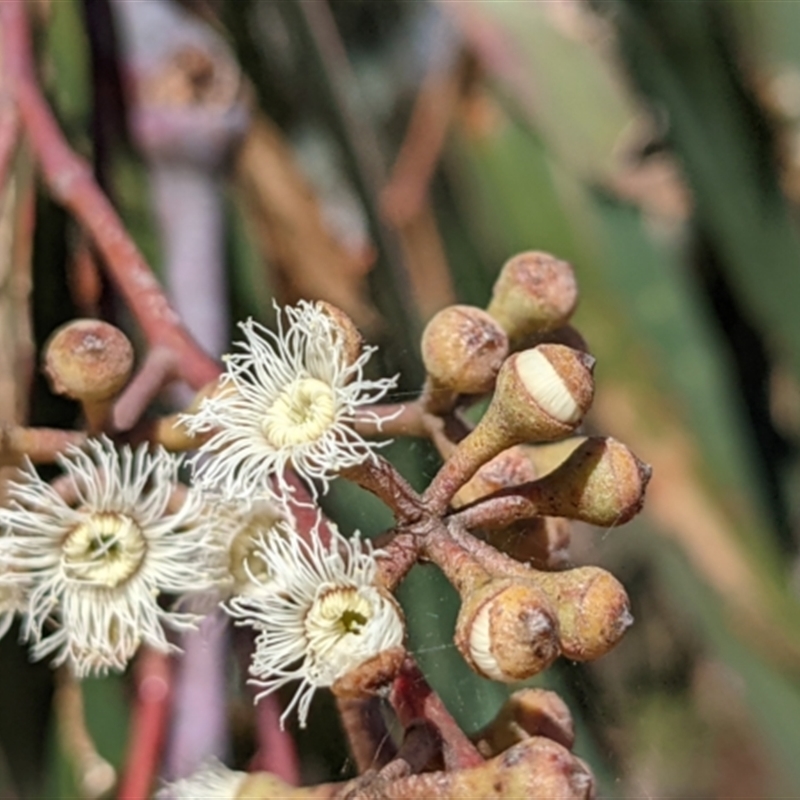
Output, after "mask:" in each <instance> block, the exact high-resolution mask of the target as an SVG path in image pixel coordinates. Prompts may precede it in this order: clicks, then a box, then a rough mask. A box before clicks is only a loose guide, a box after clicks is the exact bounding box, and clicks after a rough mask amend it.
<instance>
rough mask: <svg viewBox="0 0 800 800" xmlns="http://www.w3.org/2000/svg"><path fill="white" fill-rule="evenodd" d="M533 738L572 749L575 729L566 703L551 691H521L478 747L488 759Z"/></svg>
mask: <svg viewBox="0 0 800 800" xmlns="http://www.w3.org/2000/svg"><path fill="white" fill-rule="evenodd" d="M530 736H546V737H547V738H548V739H552V740H553V741H554V742H558V743H559V744H560V745H563V746H564V747H566V748H567V749H568V750H571V749H572V746H573V744H574V743H575V727H574V725H573V724H572V715H571V714H570V712H569V708H568V707H567V705H566V703H565V702H564V701H563V700H562V699H561V698H560V697H559V696H558V695H557V694H556V693H555V692H550V691H548V690H547V689H530V688H529V689H520V690H519V691H517V692H514V694H512V695H511V697H509V698H508V700H506V702H505V703H504V704H503V707H502V708H501V709H500V711H499V712H498V713H497V716H496V717H495V718H494V719H493V720H492V721H491V722H490V723H489V724H488V725H487V726H486V727H485V728H484V729H483V730H482V731H481V732H480V733H479V734H478V737H477V742H476V744H477V747H478V750H480V752H481V754H482V755H484V756H485V757H487V758H491V757H492V756H495V755H497V754H498V753H502V752H503V751H504V750H508V748H509V747H513V746H514V745H515V744H517V743H518V742H522V741H524V740H525V739H527V738H529V737H530Z"/></svg>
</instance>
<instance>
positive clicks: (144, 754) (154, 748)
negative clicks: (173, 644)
mask: <svg viewBox="0 0 800 800" xmlns="http://www.w3.org/2000/svg"><path fill="white" fill-rule="evenodd" d="M171 694H172V671H171V669H170V663H169V656H167V655H164V654H163V653H159V652H157V651H155V650H151V649H149V648H146V647H144V648H142V649H141V650H140V651H139V656H138V659H137V663H136V697H135V700H134V706H133V719H132V721H131V730H130V735H129V741H128V753H127V756H126V760H125V767H124V771H123V773H122V777H121V778H120V782H119V788H118V790H117V798H118V800H142V798H143V797H149V796H150V789H151V787H152V784H153V780H154V778H155V775H156V770H157V769H158V765H159V762H160V759H161V752H162V748H163V746H164V740H165V738H166V729H167V720H168V717H169V708H170V700H171Z"/></svg>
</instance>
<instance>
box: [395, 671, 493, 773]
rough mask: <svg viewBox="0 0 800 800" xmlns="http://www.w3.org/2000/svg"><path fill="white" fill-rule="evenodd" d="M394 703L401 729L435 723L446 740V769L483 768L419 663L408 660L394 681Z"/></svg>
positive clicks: (478, 757) (444, 750)
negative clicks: (418, 723)
mask: <svg viewBox="0 0 800 800" xmlns="http://www.w3.org/2000/svg"><path fill="white" fill-rule="evenodd" d="M390 699H391V702H392V705H393V706H394V710H395V711H396V712H397V716H398V718H399V720H400V723H401V725H403V727H405V728H407V727H409V726H410V725H411V723H412V722H414V721H415V720H419V719H424V720H427V721H428V722H430V723H432V724H433V725H434V726H435V727H436V728H437V730H438V731H439V734H440V735H441V737H442V746H443V753H444V761H445V767H446V768H447V769H448V770H458V769H465V768H467V767H475V766H478V765H479V764H483V763H484V760H483V757H482V756H481V754H480V753H479V752H478V750H477V749H476V747H475V745H474V744H473V743H472V742H471V741H470V740H469V739H468V738H467V735H466V734H465V733H464V732H463V731H462V730H461V728H460V727H459V726H458V723H457V722H456V721H455V720H454V719H453V718H452V717H451V716H450V712H449V711H448V710H447V709H446V708H445V706H444V703H443V702H442V701H441V698H440V697H439V695H437V694H436V692H434V691H433V689H431V687H430V685H429V684H428V682H427V681H426V680H425V676H424V675H423V674H422V672H421V670H420V668H419V667H418V666H417V664H416V662H415V661H414V660H413V659H412V658H411V657H409V658H407V659H406V660H405V662H404V663H403V667H402V669H401V671H400V674H399V675H398V676H397V678H396V679H395V681H394V684H393V686H392V693H391V698H390Z"/></svg>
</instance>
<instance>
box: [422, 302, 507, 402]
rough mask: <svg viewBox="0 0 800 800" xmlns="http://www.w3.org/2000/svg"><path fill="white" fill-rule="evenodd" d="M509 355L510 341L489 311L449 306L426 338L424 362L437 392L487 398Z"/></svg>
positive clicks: (430, 326) (429, 327) (428, 329)
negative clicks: (440, 389) (444, 390)
mask: <svg viewBox="0 0 800 800" xmlns="http://www.w3.org/2000/svg"><path fill="white" fill-rule="evenodd" d="M507 355H508V338H507V337H506V335H505V333H504V332H503V329H502V328H501V327H500V326H499V325H498V324H497V322H495V320H494V319H493V318H492V317H490V316H489V315H488V314H487V313H486V312H485V311H483V310H481V309H479V308H473V307H472V306H464V305H457V306H449V307H448V308H445V309H442V311H440V312H439V313H438V314H436V315H435V316H434V317H433V318H432V319H431V320H430V322H428V324H427V326H426V327H425V331H424V332H423V334H422V361H423V363H424V364H425V369H426V371H427V373H428V375H429V376H430V378H431V380H432V382H433V384H434V387H433V388H435V389H438V388H442V389H449V390H451V391H453V392H456V393H457V394H483V393H484V392H488V391H490V390H491V388H492V386H494V381H495V378H496V377H497V373H498V371H499V370H500V367H501V366H502V364H503V360H504V359H505V357H506V356H507Z"/></svg>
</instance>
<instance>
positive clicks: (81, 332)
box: [44, 319, 133, 402]
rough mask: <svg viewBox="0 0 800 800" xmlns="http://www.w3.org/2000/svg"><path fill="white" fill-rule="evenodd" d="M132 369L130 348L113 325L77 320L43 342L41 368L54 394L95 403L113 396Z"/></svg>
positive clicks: (126, 340) (131, 351) (129, 344)
mask: <svg viewBox="0 0 800 800" xmlns="http://www.w3.org/2000/svg"><path fill="white" fill-rule="evenodd" d="M132 369H133V347H132V346H131V343H130V341H129V340H128V337H127V336H125V334H124V333H123V332H122V331H121V330H120V329H119V328H115V327H114V326H113V325H109V324H108V323H107V322H102V321H100V320H96V319H77V320H73V321H72V322H68V323H67V324H66V325H62V326H61V327H60V328H59V329H58V330H56V331H55V332H54V333H53V335H52V336H51V337H50V338H49V339H48V341H47V344H46V345H45V364H44V371H45V373H46V374H47V377H48V378H49V379H50V382H51V384H52V386H53V389H54V390H55V391H56V392H57V393H58V394H65V395H67V396H68V397H72V398H73V399H75V400H81V401H85V402H99V401H102V400H108V399H110V398H112V397H114V396H115V395H116V394H117V393H118V392H119V391H120V390H121V389H122V387H123V386H125V384H126V383H127V381H128V378H129V377H130V374H131V370H132Z"/></svg>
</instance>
